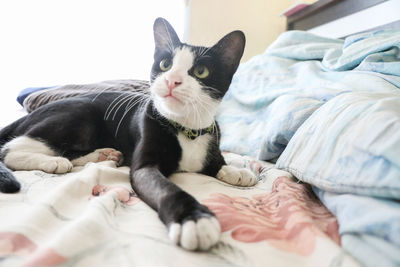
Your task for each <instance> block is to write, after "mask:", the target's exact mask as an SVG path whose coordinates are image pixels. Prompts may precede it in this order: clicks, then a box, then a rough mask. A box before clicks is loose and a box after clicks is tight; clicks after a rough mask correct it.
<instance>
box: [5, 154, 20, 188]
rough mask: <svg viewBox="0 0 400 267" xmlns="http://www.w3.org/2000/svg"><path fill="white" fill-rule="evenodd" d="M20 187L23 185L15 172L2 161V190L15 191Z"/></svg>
mask: <svg viewBox="0 0 400 267" xmlns="http://www.w3.org/2000/svg"><path fill="white" fill-rule="evenodd" d="M20 189H21V185H20V183H19V182H18V181H17V179H16V178H15V176H14V174H13V173H12V172H11V170H10V169H8V168H7V167H6V165H4V163H3V162H1V161H0V192H3V193H15V192H18V191H19V190H20Z"/></svg>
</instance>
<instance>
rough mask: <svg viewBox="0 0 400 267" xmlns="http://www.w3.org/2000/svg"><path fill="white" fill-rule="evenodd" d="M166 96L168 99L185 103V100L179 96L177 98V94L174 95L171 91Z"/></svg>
mask: <svg viewBox="0 0 400 267" xmlns="http://www.w3.org/2000/svg"><path fill="white" fill-rule="evenodd" d="M164 98H165V99H168V100H174V101H178V102H179V103H181V104H183V102H182V101H181V100H180V99H179V98H177V97H176V96H174V95H172V94H171V93H169V94H168V95H165V96H164Z"/></svg>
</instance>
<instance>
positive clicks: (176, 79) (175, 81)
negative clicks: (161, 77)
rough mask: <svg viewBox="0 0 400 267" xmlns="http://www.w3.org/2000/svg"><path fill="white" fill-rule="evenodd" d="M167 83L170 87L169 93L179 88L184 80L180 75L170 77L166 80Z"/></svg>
mask: <svg viewBox="0 0 400 267" xmlns="http://www.w3.org/2000/svg"><path fill="white" fill-rule="evenodd" d="M165 82H166V83H167V87H168V89H169V91H170V92H171V91H172V90H174V89H175V88H176V87H177V86H179V85H180V84H182V78H181V77H180V76H178V75H170V76H168V77H166V78H165Z"/></svg>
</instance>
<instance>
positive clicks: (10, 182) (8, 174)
mask: <svg viewBox="0 0 400 267" xmlns="http://www.w3.org/2000/svg"><path fill="white" fill-rule="evenodd" d="M24 118H25V117H23V118H21V119H19V120H17V121H16V122H14V123H12V124H10V125H8V126H6V127H4V128H3V129H1V130H0V149H1V148H2V146H3V145H4V144H5V143H7V142H8V141H10V140H11V139H12V138H13V131H14V129H15V127H16V126H17V125H19V124H20V123H21V122H22V120H23V119H24ZM1 154H2V153H1V152H0V160H2V159H1V157H2V155H1ZM20 189H21V185H20V183H19V182H18V181H17V179H16V178H15V176H14V174H13V173H12V171H11V170H10V169H9V168H7V167H6V165H4V163H3V162H2V161H0V192H3V193H15V192H18V191H19V190H20Z"/></svg>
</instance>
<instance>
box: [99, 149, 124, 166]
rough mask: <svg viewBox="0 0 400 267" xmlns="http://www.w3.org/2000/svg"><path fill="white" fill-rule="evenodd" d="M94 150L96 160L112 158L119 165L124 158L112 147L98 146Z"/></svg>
mask: <svg viewBox="0 0 400 267" xmlns="http://www.w3.org/2000/svg"><path fill="white" fill-rule="evenodd" d="M95 152H96V153H98V157H97V162H100V161H106V160H112V161H115V162H116V163H117V166H119V165H121V164H122V162H123V160H124V158H123V156H122V153H121V152H119V151H118V150H115V149H113V148H100V149H96V150H95Z"/></svg>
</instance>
